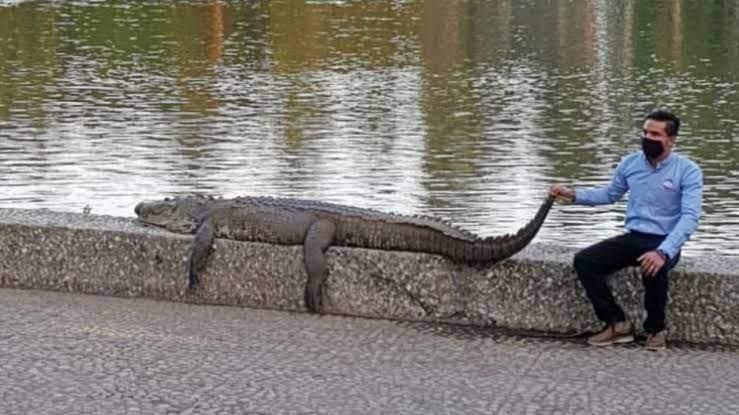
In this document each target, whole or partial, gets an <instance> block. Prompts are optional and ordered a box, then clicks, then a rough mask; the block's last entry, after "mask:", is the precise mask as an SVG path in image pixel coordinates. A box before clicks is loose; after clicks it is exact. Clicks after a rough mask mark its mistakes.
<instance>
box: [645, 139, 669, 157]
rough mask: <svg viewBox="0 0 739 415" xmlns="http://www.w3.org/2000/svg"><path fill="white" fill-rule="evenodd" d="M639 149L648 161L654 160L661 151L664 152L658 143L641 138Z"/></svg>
mask: <svg viewBox="0 0 739 415" xmlns="http://www.w3.org/2000/svg"><path fill="white" fill-rule="evenodd" d="M641 149H642V151H644V154H645V155H646V156H647V157H649V158H650V159H656V158H657V157H659V156H660V155H661V154H662V152H663V151H665V148H664V146H662V143H661V142H660V141H657V140H650V139H648V138H647V137H642V138H641Z"/></svg>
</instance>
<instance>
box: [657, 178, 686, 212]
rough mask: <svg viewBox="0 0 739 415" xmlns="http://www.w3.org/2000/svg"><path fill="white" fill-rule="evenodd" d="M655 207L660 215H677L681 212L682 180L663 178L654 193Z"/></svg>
mask: <svg viewBox="0 0 739 415" xmlns="http://www.w3.org/2000/svg"><path fill="white" fill-rule="evenodd" d="M652 198H653V200H654V208H655V211H656V213H657V214H659V215H660V216H676V215H679V214H680V202H681V192H680V181H679V180H677V179H675V178H672V177H665V178H661V179H660V181H659V182H658V183H657V185H656V186H654V193H653V195H652Z"/></svg>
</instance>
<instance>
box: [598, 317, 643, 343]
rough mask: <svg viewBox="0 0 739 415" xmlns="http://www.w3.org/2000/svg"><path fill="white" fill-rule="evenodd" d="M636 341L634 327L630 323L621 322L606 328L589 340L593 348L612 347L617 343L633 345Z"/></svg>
mask: <svg viewBox="0 0 739 415" xmlns="http://www.w3.org/2000/svg"><path fill="white" fill-rule="evenodd" d="M633 341H634V327H632V325H631V322H629V321H619V322H618V323H614V324H611V325H609V326H608V327H606V328H605V330H603V331H601V332H600V333H598V334H596V335H595V336H592V337H590V338H589V339H588V344H590V345H592V346H610V345H612V344H616V343H631V342H633Z"/></svg>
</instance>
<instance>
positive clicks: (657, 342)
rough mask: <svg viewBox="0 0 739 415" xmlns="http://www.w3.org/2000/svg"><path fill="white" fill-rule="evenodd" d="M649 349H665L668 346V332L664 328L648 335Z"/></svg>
mask: <svg viewBox="0 0 739 415" xmlns="http://www.w3.org/2000/svg"><path fill="white" fill-rule="evenodd" d="M646 346H647V350H655V351H656V350H665V349H666V348H667V332H666V331H665V330H662V331H660V332H658V333H655V334H648V335H647V342H646Z"/></svg>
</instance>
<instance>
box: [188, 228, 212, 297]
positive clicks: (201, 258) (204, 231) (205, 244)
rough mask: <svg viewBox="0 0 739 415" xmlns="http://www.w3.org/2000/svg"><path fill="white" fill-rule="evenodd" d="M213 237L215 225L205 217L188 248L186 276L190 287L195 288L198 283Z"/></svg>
mask: <svg viewBox="0 0 739 415" xmlns="http://www.w3.org/2000/svg"><path fill="white" fill-rule="evenodd" d="M214 238H215V226H214V225H213V222H212V221H211V220H209V219H206V220H205V221H203V223H201V224H200V226H199V227H198V230H197V231H196V232H195V238H194V239H193V241H192V248H191V249H190V257H189V258H188V259H187V277H188V281H189V288H190V289H194V288H197V286H198V284H200V278H199V275H200V273H201V272H202V271H203V269H204V268H205V264H206V263H207V261H208V255H209V254H210V250H211V247H212V246H213V239H214Z"/></svg>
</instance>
